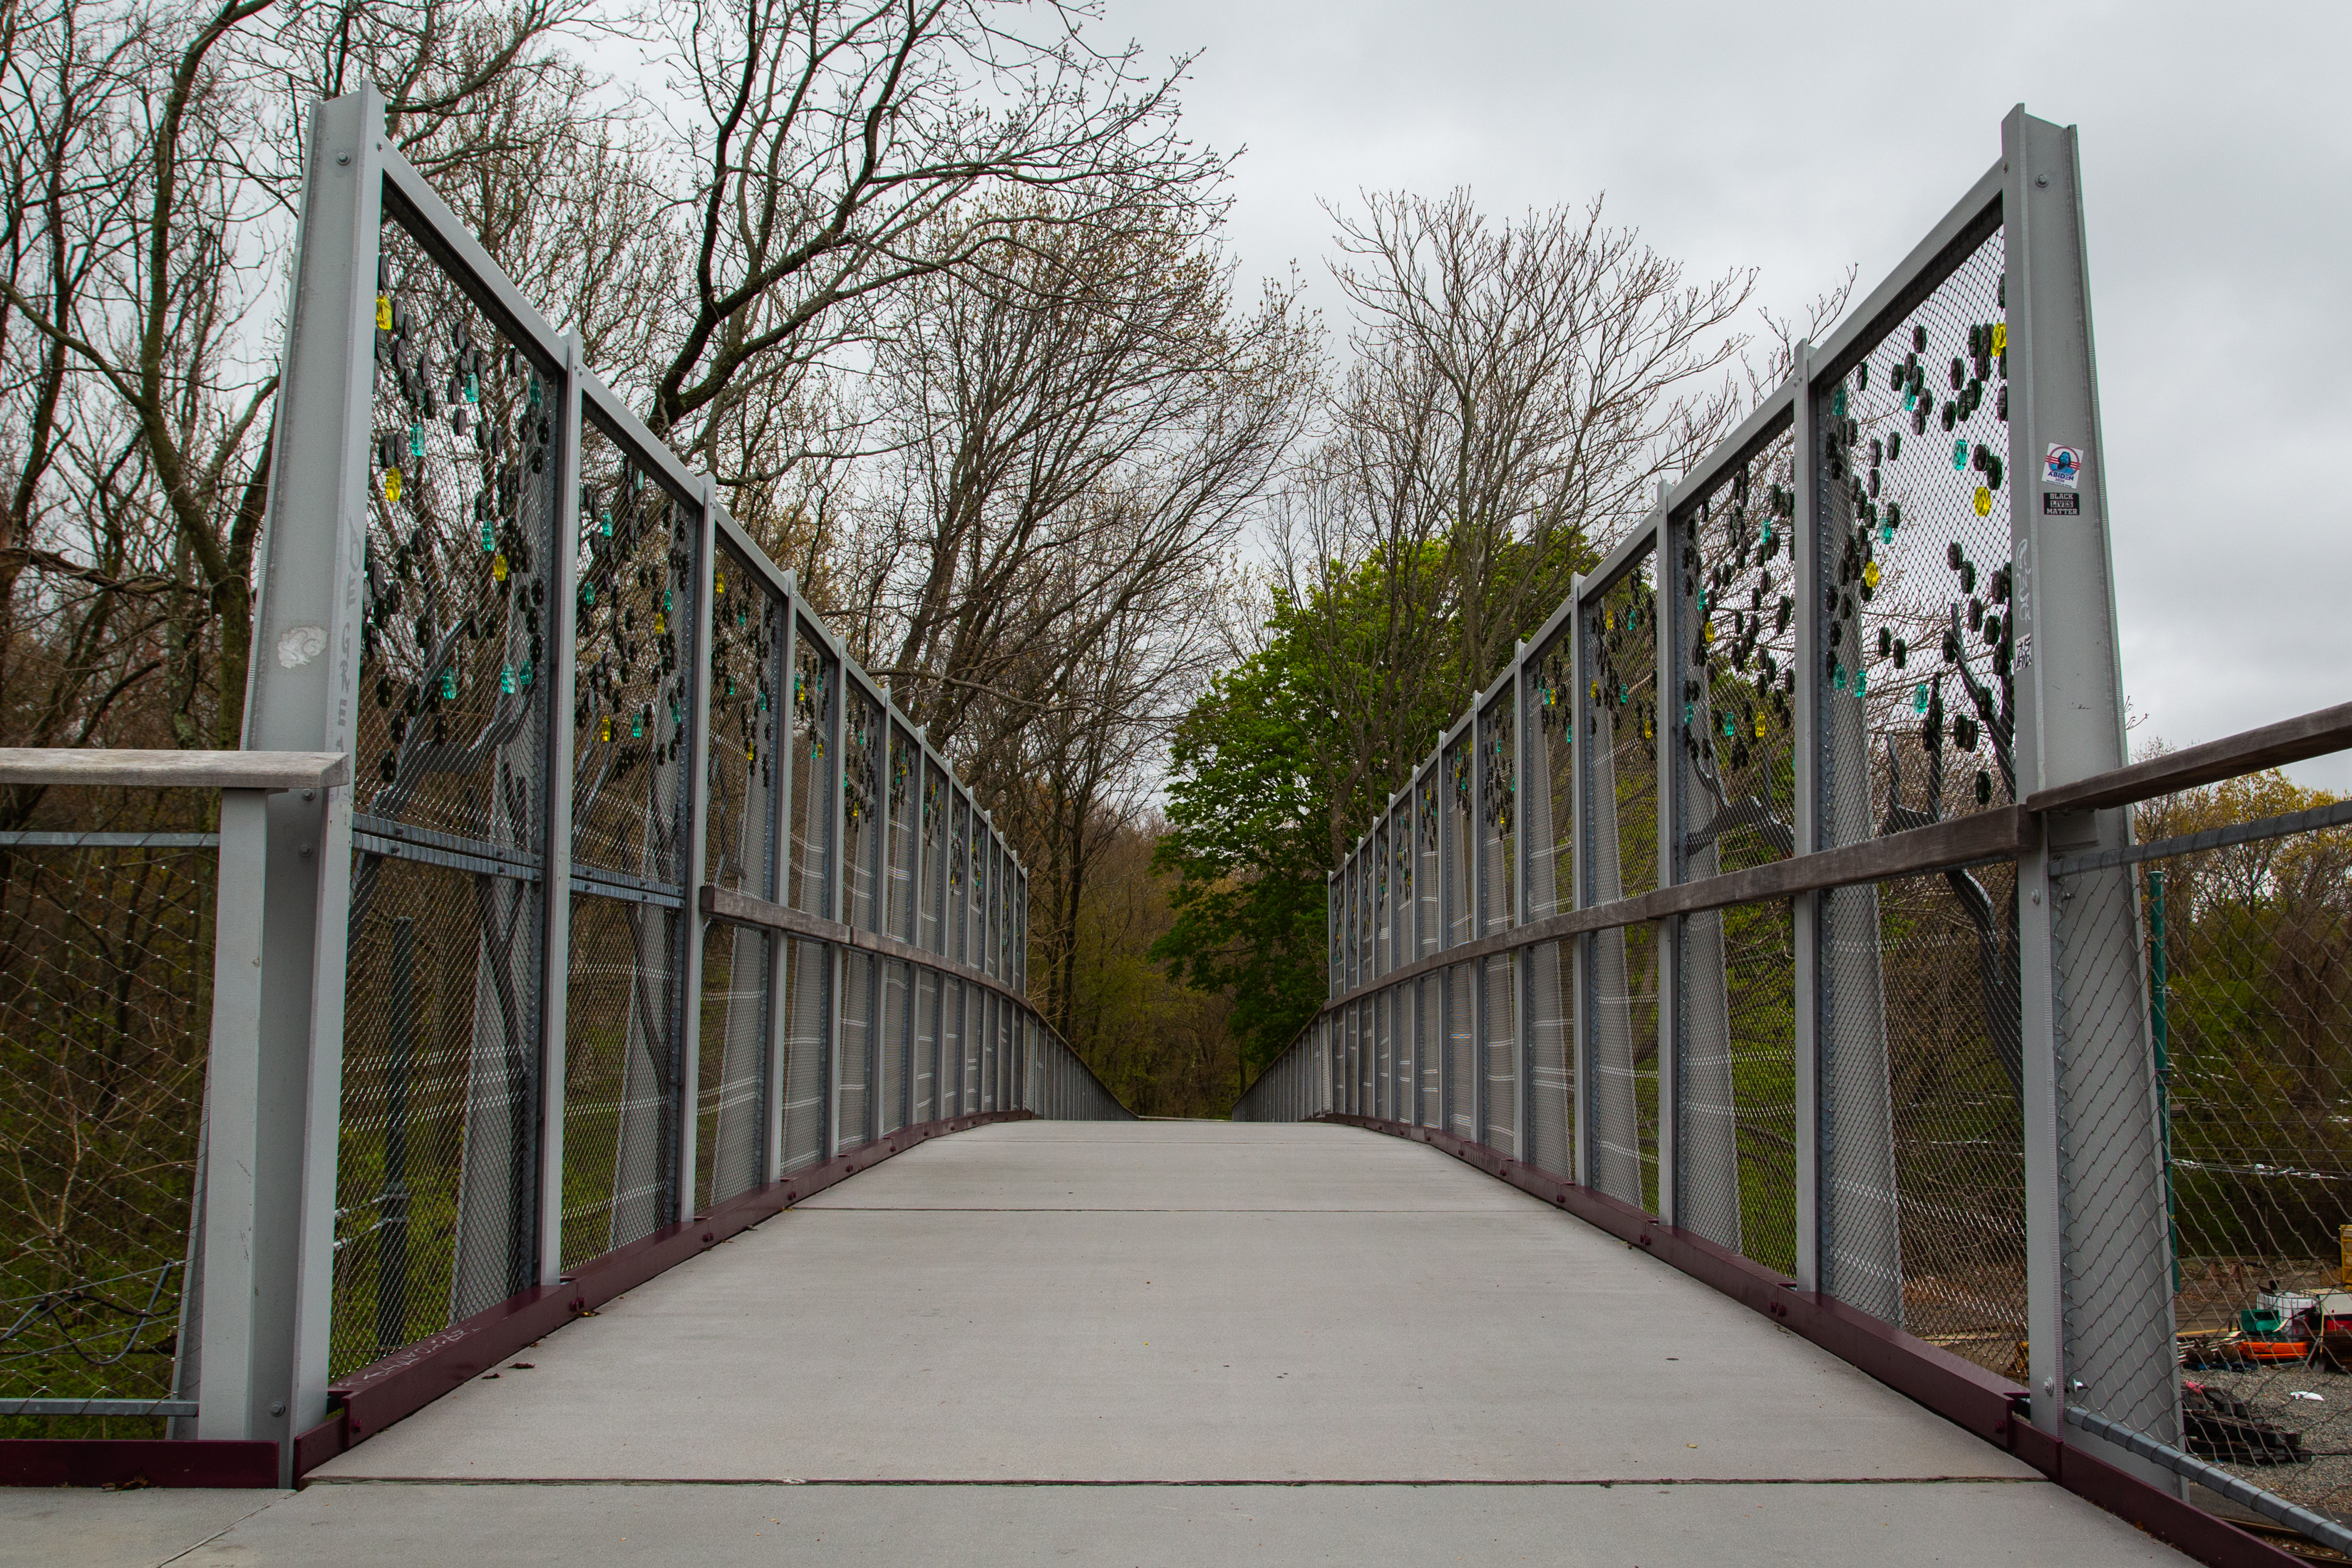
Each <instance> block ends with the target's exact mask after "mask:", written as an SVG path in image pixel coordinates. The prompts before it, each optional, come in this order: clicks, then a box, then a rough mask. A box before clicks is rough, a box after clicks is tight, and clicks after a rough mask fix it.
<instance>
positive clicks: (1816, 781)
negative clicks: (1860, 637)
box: [1789, 342, 1822, 1290]
mask: <svg viewBox="0 0 2352 1568" xmlns="http://www.w3.org/2000/svg"><path fill="white" fill-rule="evenodd" d="M1790 374H1791V375H1792V377H1793V378H1794V379H1795V381H1796V383H1797V393H1796V395H1795V397H1793V398H1792V399H1791V400H1790V417H1791V419H1792V421H1793V426H1792V428H1791V430H1790V450H1791V452H1792V453H1793V454H1794V456H1793V457H1792V458H1791V459H1790V475H1789V484H1790V489H1791V490H1792V491H1793V492H1794V502H1793V505H1792V506H1791V508H1790V510H1791V511H1793V512H1794V513H1795V516H1794V517H1793V518H1792V519H1791V520H1790V529H1789V549H1790V557H1789V582H1790V585H1791V586H1792V587H1793V588H1794V589H1795V598H1796V601H1797V614H1796V626H1795V640H1794V642H1793V643H1792V644H1791V651H1790V656H1789V661H1790V663H1791V664H1792V665H1794V666H1795V667H1796V669H1797V681H1796V688H1795V690H1794V691H1793V692H1792V693H1791V696H1792V697H1793V698H1794V699H1795V710H1796V711H1795V720H1796V733H1795V736H1794V739H1793V742H1792V743H1793V745H1794V747H1795V751H1796V755H1795V758H1794V763H1795V766H1794V769H1793V773H1794V775H1795V778H1794V785H1795V787H1794V789H1793V791H1792V792H1791V793H1792V795H1793V797H1794V798H1793V800H1792V803H1791V817H1792V820H1791V822H1790V829H1791V832H1792V836H1793V837H1794V839H1795V852H1796V853H1797V854H1799V855H1811V854H1813V853H1814V852H1815V851H1817V850H1819V849H1820V848H1821V847H1822V826H1821V805H1822V752H1821V740H1820V730H1819V727H1818V726H1819V722H1820V718H1819V714H1818V711H1817V704H1816V698H1817V696H1818V694H1819V692H1820V690H1821V668H1822V613H1821V608H1822V607H1821V587H1820V584H1821V570H1822V568H1821V561H1822V554H1821V541H1820V540H1819V539H1818V538H1817V537H1816V529H1815V525H1814V521H1813V520H1814V519H1815V518H1817V517H1818V516H1819V515H1820V508H1821V476H1820V474H1819V472H1818V470H1816V468H1814V466H1813V463H1812V461H1811V452H1812V451H1813V449H1814V447H1815V445H1816V444H1817V443H1818V442H1819V440H1820V438H1821V436H1820V432H1819V430H1818V429H1817V428H1816V423H1817V422H1816V421H1815V419H1814V417H1813V400H1812V392H1811V389H1812V384H1813V351H1812V345H1811V343H1810V342H1799V343H1798V344H1797V347H1796V353H1795V355H1794V362H1793V367H1792V369H1791V371H1790ZM1790 924H1791V931H1790V935H1791V937H1792V940H1793V942H1794V945H1795V951H1796V973H1795V975H1794V977H1793V984H1792V996H1793V999H1794V1004H1795V1010H1796V1020H1795V1023H1796V1027H1795V1034H1794V1045H1795V1058H1796V1060H1795V1068H1796V1085H1795V1092H1794V1094H1793V1095H1792V1097H1791V1098H1792V1099H1793V1100H1795V1102H1796V1104H1795V1113H1796V1128H1795V1133H1796V1145H1797V1147H1796V1163H1797V1272H1796V1284H1797V1289H1800V1290H1819V1289H1821V1288H1822V1262H1821V1244H1822V1077H1821V1058H1822V1045H1821V1005H1822V1002H1821V964H1822V944H1821V895H1820V894H1818V893H1800V894H1798V895H1797V896H1796V897H1795V898H1794V899H1792V900H1790Z"/></svg>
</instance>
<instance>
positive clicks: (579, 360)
mask: <svg viewBox="0 0 2352 1568" xmlns="http://www.w3.org/2000/svg"><path fill="white" fill-rule="evenodd" d="M587 368H588V363H587V358H586V356H585V354H584V353H583V350H582V347H581V342H580V335H579V334H578V333H577V332H567V333H565V334H564V337H563V407H562V420H563V426H562V434H561V435H560V436H559V437H557V443H558V444H557V448H556V463H557V465H558V469H557V479H556V486H555V495H556V505H555V521H554V524H553V527H552V530H551V532H552V534H553V537H552V538H551V539H550V540H549V541H548V550H549V555H550V560H549V563H548V573H547V575H548V585H549V588H550V590H551V595H552V600H553V602H552V603H551V604H550V605H549V606H548V620H549V625H548V630H549V633H550V637H549V641H548V651H549V653H550V655H551V658H549V659H548V666H549V668H548V672H547V686H548V689H549V690H551V691H552V692H554V693H555V694H556V697H555V700H553V701H551V702H550V703H549V704H548V705H547V723H548V736H547V808H546V815H545V818H544V820H545V821H546V824H547V834H546V841H547V851H546V854H547V859H546V870H545V879H544V880H543V881H542V882H541V892H542V894H543V895H544V897H545V898H546V900H547V905H546V913H545V917H544V918H545V929H546V931H547V942H546V960H545V964H544V967H543V969H542V974H543V976H544V984H545V986H546V990H545V992H544V993H543V994H542V996H541V1003H540V1013H539V1016H540V1022H541V1031H542V1032H541V1037H540V1052H539V1084H540V1090H539V1194H538V1196H539V1206H538V1215H537V1218H538V1226H539V1247H538V1253H539V1283H541V1284H542V1285H545V1284H550V1283H552V1282H553V1281H554V1280H555V1279H556V1278H557V1276H559V1275H560V1274H562V1272H563V1115H564V1105H565V1103H566V1100H565V1091H566V1088H567V1085H566V1081H565V1079H566V1061H565V1058H566V1042H567V1040H568V1038H569V1037H570V1033H571V1026H570V1019H571V998H572V739H573V737H572V711H571V705H570V704H569V703H568V702H566V701H565V700H563V699H564V697H565V696H566V695H568V694H569V693H570V692H571V690H572V686H573V683H574V681H575V679H576V675H575V668H576V665H577V661H578V658H579V647H580V642H579V609H578V605H576V603H575V602H574V598H573V595H576V594H577V593H578V592H579V582H578V578H579V569H580V536H579V530H580V529H581V527H582V526H583V523H584V522H585V521H586V511H585V509H584V508H583V505H582V504H581V503H582V500H583V494H582V483H583V479H582V473H581V460H580V454H581V450H582V447H581V412H580V410H581V401H582V398H583V395H584V394H583V390H582V384H581V377H582V376H583V374H584V373H585V372H586V370H587Z"/></svg>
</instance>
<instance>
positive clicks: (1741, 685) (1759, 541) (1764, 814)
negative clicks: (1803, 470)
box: [1673, 420, 1797, 881]
mask: <svg viewBox="0 0 2352 1568" xmlns="http://www.w3.org/2000/svg"><path fill="white" fill-rule="evenodd" d="M1794 450H1795V442H1794V435H1793V430H1792V427H1791V426H1790V423H1789V422H1787V421H1785V420H1784V421H1782V422H1780V424H1778V425H1777V426H1775V427H1774V428H1772V429H1769V430H1768V431H1766V432H1765V433H1764V434H1763V435H1761V436H1759V437H1758V438H1757V440H1756V441H1755V442H1754V443H1753V444H1752V445H1751V446H1750V447H1749V449H1748V452H1747V453H1746V454H1745V455H1744V456H1743V457H1741V458H1738V460H1737V461H1735V462H1733V463H1732V464H1730V465H1728V466H1727V468H1726V469H1725V470H1724V472H1723V475H1722V478H1721V479H1720V481H1719V482H1718V483H1717V485H1716V486H1715V488H1714V489H1712V490H1710V491H1709V492H1708V493H1707V494H1706V495H1705V496H1703V497H1701V498H1699V500H1697V501H1696V503H1695V504H1694V505H1693V506H1692V507H1691V508H1690V509H1688V510H1685V511H1684V512H1683V513H1681V514H1679V515H1678V516H1677V517H1676V519H1675V529H1674V531H1673V539H1674V547H1675V556H1676V559H1675V563H1674V564H1675V580H1676V586H1677V588H1678V590H1679V594H1680V598H1679V600H1678V602H1677V603H1678V609H1677V621H1676V625H1677V626H1678V627H1679V628H1683V629H1685V630H1686V631H1687V633H1688V635H1687V636H1683V637H1678V638H1677V640H1676V643H1675V668H1676V670H1677V672H1678V673H1677V680H1678V683H1679V689H1678V690H1677V691H1676V692H1675V694H1674V695H1675V698H1676V699H1677V700H1679V701H1680V702H1681V704H1682V707H1681V718H1682V724H1681V729H1680V733H1681V734H1682V736H1683V745H1682V749H1681V755H1680V757H1679V758H1678V759H1677V760H1678V770H1677V771H1678V773H1679V774H1680V777H1681V786H1680V787H1681V790H1682V794H1681V796H1680V804H1679V811H1680V817H1681V827H1682V831H1683V838H1682V842H1681V843H1680V845H1679V846H1677V854H1678V856H1679V863H1678V866H1677V874H1678V876H1679V878H1680V879H1682V880H1685V881H1699V880H1703V879H1706V878H1708V877H1712V876H1715V875H1716V874H1717V872H1719V871H1727V870H1736V869H1740V868H1745V867H1748V866H1753V865H1760V864H1762V863H1764V862H1766V861H1768V860H1775V859H1781V858H1787V857H1788V856H1790V855H1792V854H1794V853H1795V852H1796V839H1795V831H1794V824H1795V822H1796V820H1797V818H1796V776H1795V767H1796V757H1795V752H1794V739H1795V732H1794V729H1795V721H1796V714H1795V708H1794V702H1795V691H1796V678H1797V672H1796V669H1795V658H1796V652H1795V650H1796V639H1797V627H1796V624H1795V621H1796V607H1797V602H1796V592H1797V584H1796V582H1795V580H1794V578H1793V575H1792V573H1791V570H1790V568H1791V566H1792V565H1793V563H1794V558H1795V554H1796V551H1795V539H1794V534H1793V529H1794V527H1795V522H1794V513H1795V510H1796V508H1795V491H1794V489H1793V488H1792V486H1793V482H1794V473H1793V470H1792V468H1791V464H1792V462H1793V460H1794Z"/></svg>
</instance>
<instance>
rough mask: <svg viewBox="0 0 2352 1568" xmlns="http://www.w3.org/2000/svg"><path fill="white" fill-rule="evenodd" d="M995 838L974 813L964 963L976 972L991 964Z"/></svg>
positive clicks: (967, 871)
mask: <svg viewBox="0 0 2352 1568" xmlns="http://www.w3.org/2000/svg"><path fill="white" fill-rule="evenodd" d="M992 837H993V836H992V835H991V834H990V832H989V831H988V825H987V824H986V823H985V822H984V821H983V820H982V818H981V815H980V813H979V812H978V811H977V810H975V811H973V813H972V814H971V838H970V839H969V840H968V845H969V852H968V855H967V859H966V869H965V874H964V917H963V918H964V927H963V943H964V948H963V961H964V962H965V963H969V964H971V966H972V967H973V968H974V969H980V968H982V967H984V966H985V965H986V963H987V962H988V874H989V873H988V847H989V843H990V841H991V839H992Z"/></svg>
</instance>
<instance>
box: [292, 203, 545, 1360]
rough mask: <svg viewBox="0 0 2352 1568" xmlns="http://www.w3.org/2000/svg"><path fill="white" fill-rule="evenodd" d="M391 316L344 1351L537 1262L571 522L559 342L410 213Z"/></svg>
mask: <svg viewBox="0 0 2352 1568" xmlns="http://www.w3.org/2000/svg"><path fill="white" fill-rule="evenodd" d="M374 336H375V344H374V362H373V369H374V377H373V382H374V395H373V405H372V409H371V423H372V426H373V447H372V452H371V457H372V458H373V462H372V473H371V483H370V493H369V497H368V507H367V536H366V547H365V552H364V559H363V561H362V584H361V587H362V604H363V614H364V621H363V625H362V636H361V642H360V674H359V683H360V689H361V692H362V702H361V704H360V707H359V710H358V726H357V730H358V736H357V742H356V744H357V748H358V751H359V755H360V759H361V763H360V766H359V768H358V769H357V770H355V771H356V772H357V773H358V775H359V776H358V777H357V779H356V780H355V781H354V786H355V787H354V789H353V792H352V793H353V800H352V829H353V834H352V846H353V854H352V888H351V913H350V922H349V937H348V942H349V950H348V952H347V955H346V960H345V963H346V969H345V996H344V1010H343V1016H344V1041H343V1101H344V1112H345V1113H344V1119H343V1123H342V1128H341V1141H340V1146H339V1151H338V1160H337V1173H336V1192H337V1195H338V1199H339V1214H338V1219H337V1229H336V1239H335V1246H336V1254H335V1300H334V1308H333V1312H332V1321H331V1331H330V1337H331V1351H330V1365H331V1369H332V1370H333V1371H335V1372H338V1373H340V1372H342V1371H346V1370H349V1369H351V1368H353V1367H357V1366H360V1365H363V1364H365V1363H367V1362H369V1361H371V1360H373V1359H374V1358H375V1357H376V1356H377V1355H379V1354H381V1353H383V1352H385V1351H388V1350H391V1349H394V1348H396V1346H397V1345H399V1344H401V1343H404V1342H406V1340H407V1339H409V1338H414V1337H415V1336H417V1335H421V1334H425V1333H430V1332H433V1331H436V1330H438V1329H440V1328H442V1327H444V1326H446V1324H448V1323H449V1322H452V1321H456V1320H457V1319H459V1318H463V1317H467V1316H469V1315H471V1314H472V1313H474V1312H476V1311H479V1310H482V1309H483V1308H485V1307H488V1306H489V1305H491V1304H493V1303H495V1302H497V1301H499V1300H504V1299H505V1298H506V1297H508V1296H509V1295H511V1294H513V1293H514V1292H515V1291H517V1290H519V1289H522V1288H523V1286H524V1285H525V1284H526V1283H528V1282H529V1280H530V1276H531V1272H532V1270H533V1268H534V1267H535V1262H536V1258H535V1250H534V1246H533V1239H532V1226H533V1224H534V1222H535V1219H536V1216H537V1208H538V1205H537V1201H536V1197H535V1186H536V1182H535V1176H534V1170H535V1160H536V1144H537V1128H538V1115H539V1084H538V1076H539V1060H538V1058H539V1052H538V1047H537V1039H538V1035H539V1008H540V998H541V969H542V963H543V958H542V947H543V941H542V931H541V927H542V924H543V916H544V901H543V900H544V895H543V892H542V890H541V885H540V873H541V869H542V868H543V867H544V865H545V856H546V850H547V842H546V838H547V835H546V819H547V813H548V799H547V795H548V789H549V780H548V775H547V749H548V740H549V731H550V727H551V723H550V718H549V714H548V710H547V701H546V694H547V691H548V683H547V681H546V679H544V677H545V675H546V672H547V644H546V631H547V627H548V625H549V623H550V621H551V615H552V613H551V609H550V606H549V605H548V604H547V579H548V574H549V573H550V571H551V569H552V567H553V564H554V560H553V557H554V552H555V551H556V550H557V549H559V548H562V544H561V543H560V542H559V540H558V537H557V517H558V514H559V508H558V504H557V497H556V494H555V487H556V485H557V483H558V482H559V472H560V465H559V464H558V463H557V462H556V461H555V460H554V459H555V453H554V449H553V448H554V445H555V428H556V426H557V424H558V422H559V410H560V405H561V402H562V379H561V376H560V374H559V373H558V371H557V369H556V367H555V366H554V365H552V364H551V363H543V362H541V361H540V360H539V359H538V358H536V357H535V352H527V351H526V349H525V348H524V347H523V346H522V345H521V344H520V343H519V342H513V341H510V340H509V339H507V338H506V337H505V336H504V335H503V334H502V333H501V332H500V331H499V328H498V326H497V325H496V324H495V321H494V320H493V318H492V317H491V316H490V315H489V314H488V312H486V311H484V310H482V309H481V308H480V307H479V306H478V303H477V302H476V300H474V299H473V298H472V297H471V296H470V295H469V294H468V293H467V290H466V289H464V288H463V287H462V286H461V285H460V284H459V283H458V282H457V280H456V279H453V278H452V277H451V276H450V275H449V274H448V273H446V272H445V271H444V270H442V268H440V267H439V266H438V265H436V263H435V262H433V261H432V260H430V259H429V258H427V257H426V255H425V250H424V248H423V247H421V246H420V245H419V244H418V243H417V242H416V240H415V238H414V237H411V236H410V235H409V233H408V231H407V230H406V229H405V228H404V227H403V226H402V225H401V223H400V222H399V221H398V220H396V219H395V220H394V221H392V222H388V223H386V224H385V226H384V227H383V241H382V249H381V252H380V255H379V258H378V262H377V316H376V331H375V334H374ZM371 764H372V765H371ZM387 1335H395V1336H399V1337H395V1338H387V1337H386V1336H387Z"/></svg>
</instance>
